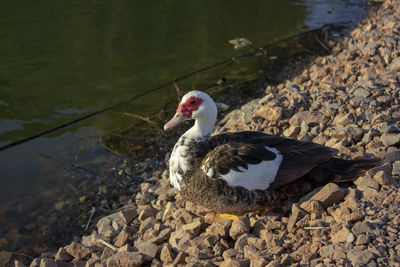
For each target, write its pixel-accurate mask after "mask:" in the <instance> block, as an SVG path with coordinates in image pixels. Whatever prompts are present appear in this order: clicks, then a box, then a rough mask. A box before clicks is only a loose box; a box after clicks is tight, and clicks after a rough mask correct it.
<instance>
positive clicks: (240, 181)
mask: <svg viewBox="0 0 400 267" xmlns="http://www.w3.org/2000/svg"><path fill="white" fill-rule="evenodd" d="M265 148H266V149H268V150H269V151H271V152H273V153H275V154H276V158H275V159H274V160H271V161H262V162H261V163H260V164H248V169H247V170H246V169H244V168H242V167H239V169H240V170H241V171H243V172H237V171H233V170H230V171H229V172H228V173H227V174H225V175H221V178H222V179H224V180H225V181H226V182H227V183H228V184H229V185H231V186H243V187H244V188H246V189H248V190H255V189H261V190H265V189H267V188H268V187H269V185H270V184H271V183H272V182H273V181H275V177H276V174H277V172H278V169H279V166H280V165H281V163H282V155H281V154H280V152H279V150H277V149H276V148H273V147H268V146H266V147H265Z"/></svg>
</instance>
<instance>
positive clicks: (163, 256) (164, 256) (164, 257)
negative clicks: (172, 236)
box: [160, 243, 175, 264]
mask: <svg viewBox="0 0 400 267" xmlns="http://www.w3.org/2000/svg"><path fill="white" fill-rule="evenodd" d="M174 259H175V253H174V252H173V251H172V247H171V245H170V244H168V243H166V244H164V245H163V246H162V247H161V252H160V260H161V261H162V262H163V263H164V264H166V263H169V262H173V261H174Z"/></svg>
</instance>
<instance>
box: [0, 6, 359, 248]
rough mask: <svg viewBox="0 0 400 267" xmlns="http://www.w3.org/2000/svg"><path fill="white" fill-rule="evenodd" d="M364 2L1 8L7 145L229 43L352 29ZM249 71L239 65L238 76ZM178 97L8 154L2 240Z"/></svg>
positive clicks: (189, 84) (157, 80) (152, 100)
mask: <svg viewBox="0 0 400 267" xmlns="http://www.w3.org/2000/svg"><path fill="white" fill-rule="evenodd" d="M365 3H366V1H360V0H358V1H356V0H349V1H328V0H318V1H307V0H304V1H287V0H279V1H278V0H274V1H263V0H256V1H251V2H246V1H227V0H220V1H210V0H206V1H174V0H165V1H154V0H150V1H136V0H121V1H107V0H91V1H82V0H79V1H78V0H69V1H66V0H36V1H23V0H2V1H1V2H0V146H3V145H6V144H9V143H10V142H13V141H18V140H20V139H22V138H27V137H29V136H31V135H35V134H37V133H39V132H42V131H45V130H48V129H50V128H53V127H56V126H58V125H60V124H63V123H66V122H68V121H70V120H73V119H75V118H77V117H79V116H82V115H84V114H87V113H89V112H93V111H96V110H99V109H102V108H105V107H108V106H111V105H115V104H116V103H120V102H121V101H124V100H125V99H127V98H130V97H132V96H134V95H136V94H138V93H140V92H143V91H145V90H148V89H150V88H153V87H156V86H158V85H160V84H164V83H166V82H169V81H171V80H174V79H175V78H178V77H181V76H183V75H185V74H187V73H190V72H193V71H196V70H198V69H201V68H203V67H205V66H208V65H210V64H213V63H215V62H218V61H220V60H222V59H224V58H226V57H228V56H232V55H235V54H237V53H239V52H240V51H236V50H234V49H233V46H232V45H231V44H229V42H228V41H229V40H231V39H234V38H236V37H244V38H247V39H248V40H250V41H251V42H252V45H251V46H250V48H256V47H259V46H262V45H266V44H271V43H274V42H276V41H279V40H281V39H284V38H287V37H289V36H293V35H296V34H298V33H300V32H304V31H307V30H311V29H317V28H320V27H323V26H324V25H327V24H335V25H341V26H347V25H349V24H351V23H354V22H356V21H358V20H359V19H360V18H361V17H362V16H363V15H364V13H365V11H364V8H363V5H364V4H365ZM270 56H273V55H270ZM261 65H262V64H261ZM261 65H260V66H261ZM247 67H248V66H247ZM247 67H246V66H245V67H243V66H242V67H241V66H240V65H239V66H236V72H237V71H238V70H240V68H247ZM256 67H259V66H256ZM219 70H220V69H219ZM224 71H225V72H226V70H224ZM254 71H255V72H257V71H258V70H257V69H255V70H254ZM218 78H220V74H219V73H217V72H216V71H214V70H210V71H207V72H205V73H200V74H198V75H196V76H193V77H190V78H189V79H186V80H184V81H181V82H180V83H179V86H180V87H181V88H185V89H191V88H196V87H197V86H200V85H204V84H213V83H215V82H216V81H217V80H218ZM174 94H175V89H174V88H173V86H169V87H165V88H162V89H161V90H158V91H156V92H154V93H152V94H149V95H147V96H145V97H143V98H140V99H138V100H137V101H133V102H131V103H129V105H127V106H125V107H123V108H122V109H119V110H117V111H112V112H107V113H103V114H101V115H99V116H96V117H94V118H92V119H89V120H85V121H83V122H80V123H78V124H76V125H74V126H73V127H70V128H67V129H63V130H60V131H57V132H55V133H52V134H50V135H46V136H44V137H40V138H38V139H35V140H33V141H30V142H27V143H24V144H22V145H19V146H15V147H13V148H10V149H7V150H4V151H0V229H1V230H0V238H1V237H4V236H6V237H7V236H8V235H9V234H10V231H12V232H13V233H14V234H17V235H18V234H19V235H21V236H22V235H23V234H22V233H20V231H21V230H20V229H21V227H22V226H21V225H23V226H26V225H27V224H29V222H28V221H27V219H26V218H27V216H26V215H27V214H30V215H31V216H30V217H29V220H34V218H35V216H37V217H40V216H43V215H41V213H40V210H43V209H51V208H52V207H53V206H54V203H57V202H59V201H61V200H64V199H66V198H68V197H76V195H77V192H76V191H78V193H79V192H80V190H81V187H80V184H79V183H74V181H73V179H72V178H71V168H73V167H76V166H77V165H79V166H81V167H82V166H85V164H86V163H87V162H90V168H101V167H102V166H103V163H104V162H107V160H108V159H114V158H116V157H117V156H116V155H115V154H113V153H110V152H107V151H106V150H105V149H103V147H102V146H101V144H99V142H98V139H99V137H101V136H102V135H103V134H106V133H108V132H112V131H118V130H121V129H122V128H124V127H125V125H124V124H125V123H127V120H126V118H125V119H122V117H124V115H123V113H124V112H130V113H135V114H138V115H141V116H148V115H149V114H152V113H154V112H157V111H158V110H159V108H160V106H161V105H162V103H164V101H165V99H166V98H168V97H171V95H174ZM32 214H33V215H32ZM11 225H12V226H13V228H10V226H11ZM10 229H12V230H10ZM23 229H25V231H26V229H27V228H26V227H25V228H23ZM28 229H29V228H28ZM6 239H7V238H6ZM6 239H4V238H3V240H2V239H0V249H1V248H2V247H5V248H7V247H10V246H9V245H7V242H8V241H7V240H6ZM4 240H5V241H4Z"/></svg>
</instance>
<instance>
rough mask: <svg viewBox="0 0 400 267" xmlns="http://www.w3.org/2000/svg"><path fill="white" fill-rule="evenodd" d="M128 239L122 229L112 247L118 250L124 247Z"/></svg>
mask: <svg viewBox="0 0 400 267" xmlns="http://www.w3.org/2000/svg"><path fill="white" fill-rule="evenodd" d="M128 239H129V233H128V232H127V231H126V230H125V229H122V231H121V232H119V234H118V235H117V237H116V238H115V241H114V245H116V246H117V247H119V248H120V247H122V246H124V245H125V244H126V242H128Z"/></svg>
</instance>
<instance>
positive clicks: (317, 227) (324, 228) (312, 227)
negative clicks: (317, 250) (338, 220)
mask: <svg viewBox="0 0 400 267" xmlns="http://www.w3.org/2000/svg"><path fill="white" fill-rule="evenodd" d="M304 229H305V230H326V229H329V227H325V226H309V227H304Z"/></svg>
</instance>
